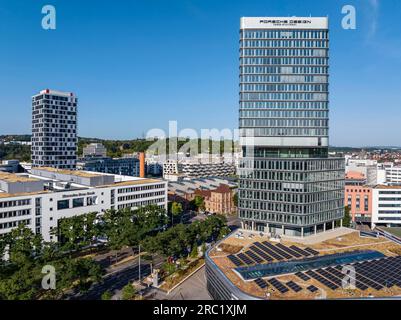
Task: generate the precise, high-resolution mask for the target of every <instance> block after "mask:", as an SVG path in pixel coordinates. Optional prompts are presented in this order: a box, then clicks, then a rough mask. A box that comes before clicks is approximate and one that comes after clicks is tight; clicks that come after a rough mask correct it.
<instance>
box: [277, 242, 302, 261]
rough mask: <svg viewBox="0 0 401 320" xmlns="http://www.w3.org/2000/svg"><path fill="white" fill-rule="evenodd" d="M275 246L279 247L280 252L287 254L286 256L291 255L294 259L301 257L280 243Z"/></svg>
mask: <svg viewBox="0 0 401 320" xmlns="http://www.w3.org/2000/svg"><path fill="white" fill-rule="evenodd" d="M276 246H277V247H279V248H280V249H281V250H283V251H285V252H287V253H288V254H290V255H292V256H293V257H295V258H301V257H302V255H300V254H299V253H298V252H296V251H294V250H292V249H290V248H288V247H286V246H285V245H283V244H281V243H277V244H276Z"/></svg>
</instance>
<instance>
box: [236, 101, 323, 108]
mask: <svg viewBox="0 0 401 320" xmlns="http://www.w3.org/2000/svg"><path fill="white" fill-rule="evenodd" d="M328 108H329V105H328V102H327V101H326V102H323V101H313V102H311V101H288V102H287V101H286V102H282V101H242V102H240V109H321V110H328Z"/></svg>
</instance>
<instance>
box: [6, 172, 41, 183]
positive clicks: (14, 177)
mask: <svg viewBox="0 0 401 320" xmlns="http://www.w3.org/2000/svg"><path fill="white" fill-rule="evenodd" d="M0 180H2V181H5V182H10V183H12V182H34V181H40V180H39V179H36V178H31V177H26V176H23V175H18V174H15V173H7V172H0Z"/></svg>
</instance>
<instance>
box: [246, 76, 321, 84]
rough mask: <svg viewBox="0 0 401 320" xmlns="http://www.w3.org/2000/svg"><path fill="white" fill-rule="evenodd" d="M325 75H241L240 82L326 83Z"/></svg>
mask: <svg viewBox="0 0 401 320" xmlns="http://www.w3.org/2000/svg"><path fill="white" fill-rule="evenodd" d="M327 80H328V77H327V76H307V75H302V76H296V75H295V76H287V75H241V76H240V82H241V83H252V82H256V83H262V82H283V83H312V82H314V83H327Z"/></svg>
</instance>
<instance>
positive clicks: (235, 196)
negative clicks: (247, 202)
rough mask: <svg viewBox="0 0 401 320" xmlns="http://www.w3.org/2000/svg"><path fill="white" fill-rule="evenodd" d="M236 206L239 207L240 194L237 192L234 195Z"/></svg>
mask: <svg viewBox="0 0 401 320" xmlns="http://www.w3.org/2000/svg"><path fill="white" fill-rule="evenodd" d="M233 202H234V206H236V207H238V192H235V193H234V195H233Z"/></svg>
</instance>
